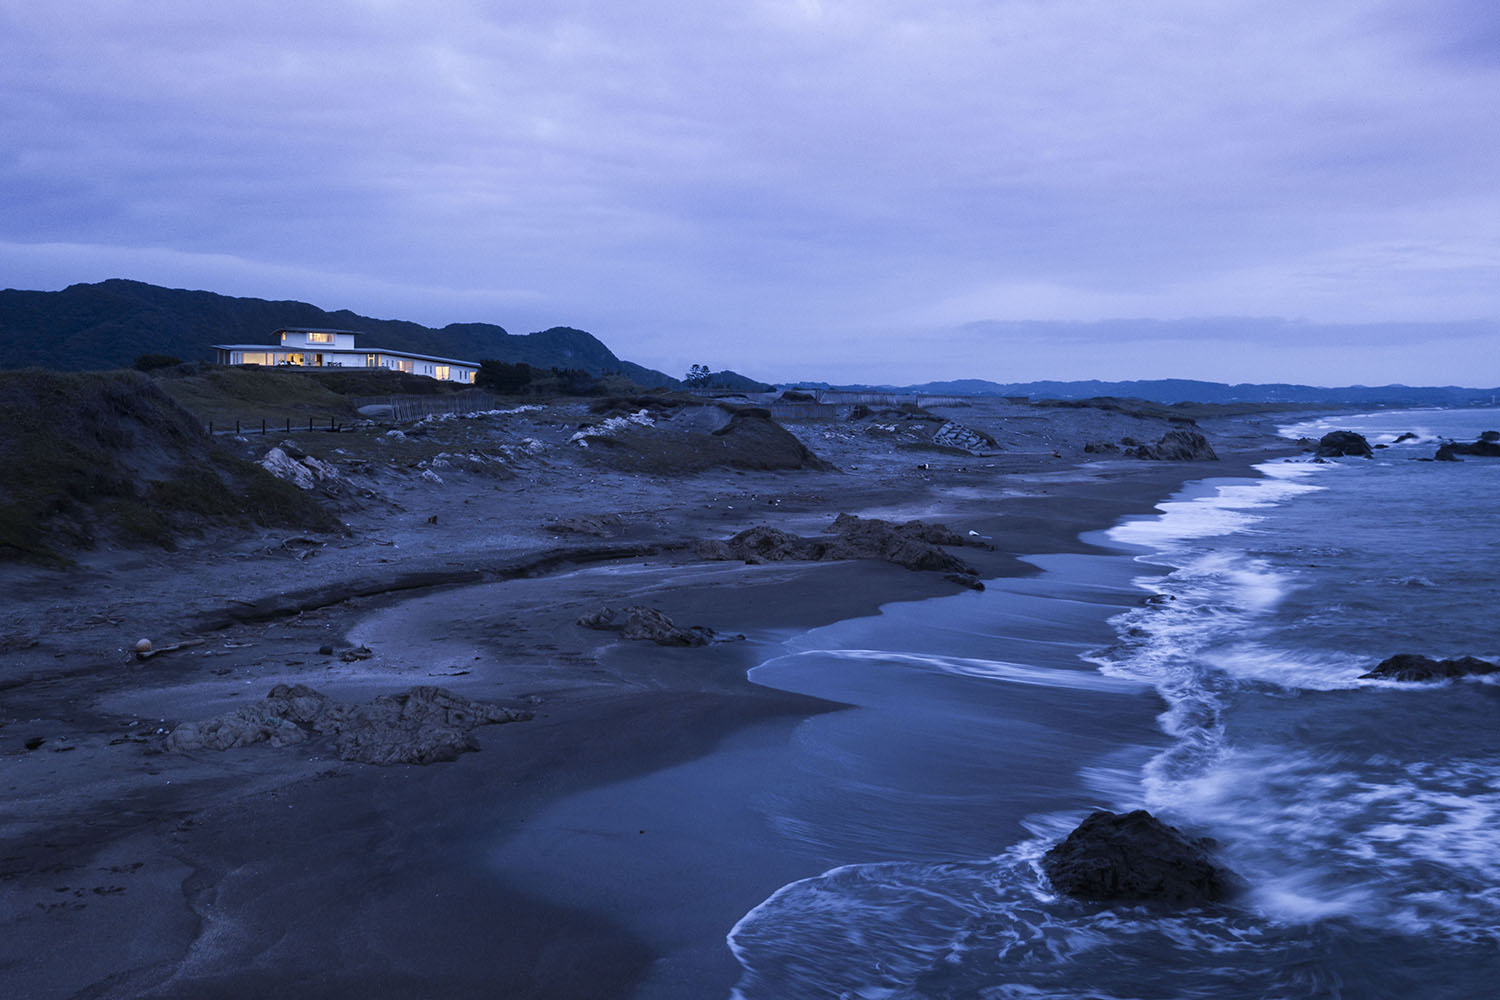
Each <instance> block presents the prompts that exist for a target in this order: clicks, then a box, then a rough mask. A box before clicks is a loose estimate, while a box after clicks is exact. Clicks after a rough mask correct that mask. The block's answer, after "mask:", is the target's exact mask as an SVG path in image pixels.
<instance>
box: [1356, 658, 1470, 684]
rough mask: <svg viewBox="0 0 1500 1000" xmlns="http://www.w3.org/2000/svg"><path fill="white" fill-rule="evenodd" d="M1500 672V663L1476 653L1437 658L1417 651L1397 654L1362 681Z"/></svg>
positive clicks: (1414, 679) (1436, 679)
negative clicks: (1484, 658)
mask: <svg viewBox="0 0 1500 1000" xmlns="http://www.w3.org/2000/svg"><path fill="white" fill-rule="evenodd" d="M1496 672H1500V663H1491V662H1489V661H1488V660H1481V659H1479V658H1478V657H1475V656H1460V657H1457V658H1455V659H1451V660H1434V659H1433V658H1432V657H1430V656H1417V655H1416V654H1413V653H1397V654H1396V655H1395V656H1392V657H1389V658H1388V659H1384V660H1381V661H1380V664H1379V666H1377V667H1376V668H1375V669H1374V670H1371V671H1370V672H1369V673H1367V674H1360V679H1361V680H1383V681H1441V680H1448V679H1450V678H1453V677H1469V676H1471V675H1475V674H1493V673H1496Z"/></svg>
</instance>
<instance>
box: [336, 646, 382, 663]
mask: <svg viewBox="0 0 1500 1000" xmlns="http://www.w3.org/2000/svg"><path fill="white" fill-rule="evenodd" d="M374 655H375V651H374V650H373V649H371V648H370V647H369V646H355V647H354V648H353V649H346V650H344V651H343V652H342V653H340V654H339V659H341V660H343V661H344V662H345V663H353V662H355V661H356V660H368V659H369V658H370V657H372V656H374Z"/></svg>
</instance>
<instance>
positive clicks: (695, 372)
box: [682, 365, 713, 386]
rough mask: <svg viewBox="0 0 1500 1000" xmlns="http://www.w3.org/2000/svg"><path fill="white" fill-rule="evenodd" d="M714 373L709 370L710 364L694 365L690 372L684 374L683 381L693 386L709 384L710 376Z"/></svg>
mask: <svg viewBox="0 0 1500 1000" xmlns="http://www.w3.org/2000/svg"><path fill="white" fill-rule="evenodd" d="M712 374H713V373H712V372H710V371H709V370H708V365H694V366H693V367H691V368H689V369H688V373H687V374H686V375H685V376H683V379H682V382H683V384H684V385H691V386H700V385H708V379H709V376H711V375H712Z"/></svg>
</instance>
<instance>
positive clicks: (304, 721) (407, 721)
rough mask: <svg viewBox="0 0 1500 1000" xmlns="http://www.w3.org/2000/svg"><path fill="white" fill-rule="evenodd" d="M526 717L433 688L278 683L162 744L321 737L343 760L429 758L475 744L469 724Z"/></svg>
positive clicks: (208, 746) (201, 746)
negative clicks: (359, 698) (347, 692)
mask: <svg viewBox="0 0 1500 1000" xmlns="http://www.w3.org/2000/svg"><path fill="white" fill-rule="evenodd" d="M529 718H531V713H530V712H527V711H523V710H518V709H512V708H505V707H503V706H501V705H492V704H486V703H484V702H477V701H470V700H469V699H468V698H465V697H463V696H462V695H458V694H454V693H453V692H452V691H449V690H447V689H446V688H440V687H427V686H424V687H414V688H412V689H411V690H409V691H406V692H404V693H402V694H392V695H381V696H380V697H378V698H375V699H374V700H372V701H368V702H365V703H363V704H352V703H349V702H339V701H334V700H333V699H331V698H329V697H327V696H326V695H324V694H322V693H321V692H319V691H315V690H313V689H312V688H310V687H307V686H306V685H304V684H293V685H287V684H278V685H276V686H275V687H274V688H272V689H271V693H270V694H268V695H267V696H266V699H265V701H263V702H261V703H260V704H258V705H246V706H244V707H241V708H237V709H235V710H234V711H233V712H229V713H226V714H224V715H221V716H219V717H218V718H215V719H209V720H207V721H205V722H185V723H183V724H181V725H179V726H177V727H176V728H175V729H173V730H172V732H171V733H170V734H168V736H167V747H168V748H169V749H172V750H179V751H185V752H186V751H195V750H228V749H231V748H233V747H243V746H251V745H253V744H256V743H269V744H270V745H271V746H276V747H285V746H294V745H296V744H299V743H306V742H308V741H310V740H314V739H317V738H329V739H332V741H333V744H334V749H335V751H336V752H337V754H338V756H339V757H340V758H341V759H343V760H350V761H357V762H359V763H362V764H432V763H436V762H438V761H450V760H454V759H456V758H457V757H458V755H459V754H461V753H467V752H469V751H471V750H478V749H479V744H478V742H477V741H476V740H475V738H474V730H475V729H476V728H477V727H479V726H486V725H492V724H496V723H501V722H519V721H522V720H525V719H529Z"/></svg>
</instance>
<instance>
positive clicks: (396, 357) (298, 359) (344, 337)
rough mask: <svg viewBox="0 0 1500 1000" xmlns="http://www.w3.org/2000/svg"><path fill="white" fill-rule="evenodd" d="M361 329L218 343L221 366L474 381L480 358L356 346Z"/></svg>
mask: <svg viewBox="0 0 1500 1000" xmlns="http://www.w3.org/2000/svg"><path fill="white" fill-rule="evenodd" d="M358 335H359V332H358V331H357V330H320V329H308V328H305V327H287V328H286V329H285V330H277V331H276V336H277V338H278V340H279V341H280V343H279V344H277V345H274V346H270V347H267V346H266V345H264V344H215V345H214V350H216V351H217V352H218V362H219V364H221V365H266V366H268V367H269V366H273V365H295V366H299V367H305V368H389V369H391V370H392V371H399V372H411V373H412V374H414V375H426V376H427V377H428V378H435V379H438V380H440V381H443V382H464V383H472V382H473V381H474V374H475V373H476V372H478V371H479V362H477V361H459V360H457V359H455V358H435V357H432V356H431V355H428V354H412V353H410V352H409V351H390V350H386V349H385V348H383V347H358V348H357V347H355V346H354V338H355V337H356V336H358Z"/></svg>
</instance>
